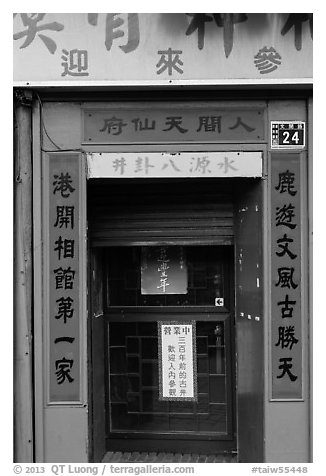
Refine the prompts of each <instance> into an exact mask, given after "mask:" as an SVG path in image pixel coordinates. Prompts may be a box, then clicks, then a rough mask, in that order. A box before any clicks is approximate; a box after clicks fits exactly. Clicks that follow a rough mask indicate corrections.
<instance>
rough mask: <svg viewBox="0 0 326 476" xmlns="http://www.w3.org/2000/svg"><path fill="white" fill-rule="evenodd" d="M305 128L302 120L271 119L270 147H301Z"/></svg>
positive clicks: (302, 146) (303, 142) (303, 145)
mask: <svg viewBox="0 0 326 476" xmlns="http://www.w3.org/2000/svg"><path fill="white" fill-rule="evenodd" d="M305 129H306V128H305V122H303V121H271V148H272V149H303V148H304V147H305Z"/></svg>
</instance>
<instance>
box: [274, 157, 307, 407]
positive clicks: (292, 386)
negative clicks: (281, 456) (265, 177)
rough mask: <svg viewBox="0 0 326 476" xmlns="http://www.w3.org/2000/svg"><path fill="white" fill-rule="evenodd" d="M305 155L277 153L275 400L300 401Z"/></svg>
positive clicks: (275, 181) (275, 169) (275, 172)
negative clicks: (302, 160)
mask: <svg viewBox="0 0 326 476" xmlns="http://www.w3.org/2000/svg"><path fill="white" fill-rule="evenodd" d="M300 182H301V177H300V154H295V153H293V154H281V153H279V154H277V153H274V154H272V160H271V216H272V224H271V240H272V241H271V253H272V256H271V263H272V266H271V272H272V280H271V283H272V289H271V296H272V303H271V305H272V332H271V339H272V342H271V349H272V351H271V352H272V360H271V363H272V395H271V397H272V400H301V399H302V397H303V394H302V364H303V362H302V319H301V308H302V305H301V295H302V289H301V286H302V283H301V235H302V230H301V190H300Z"/></svg>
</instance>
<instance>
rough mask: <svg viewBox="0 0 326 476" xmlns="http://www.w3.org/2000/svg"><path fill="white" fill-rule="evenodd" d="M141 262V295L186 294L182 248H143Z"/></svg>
mask: <svg viewBox="0 0 326 476" xmlns="http://www.w3.org/2000/svg"><path fill="white" fill-rule="evenodd" d="M141 260H142V262H141V294H187V292H188V273H187V263H186V260H185V256H184V250H183V247H182V246H154V247H152V246H151V247H143V248H142V255H141Z"/></svg>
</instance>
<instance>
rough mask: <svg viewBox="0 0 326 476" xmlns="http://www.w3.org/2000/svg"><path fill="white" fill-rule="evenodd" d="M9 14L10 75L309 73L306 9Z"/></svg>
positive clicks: (114, 77)
mask: <svg viewBox="0 0 326 476" xmlns="http://www.w3.org/2000/svg"><path fill="white" fill-rule="evenodd" d="M13 17H14V19H13V23H14V25H13V26H14V33H13V41H14V80H15V81H26V82H27V81H28V82H29V84H30V82H31V81H36V82H38V81H56V82H57V81H61V82H62V81H63V82H65V81H69V80H72V79H78V78H80V80H84V81H85V82H86V81H87V82H89V81H124V80H137V81H139V80H145V81H147V80H151V81H154V82H155V81H158V80H163V81H164V80H168V81H172V80H177V81H183V80H186V81H187V80H197V79H198V80H209V79H211V80H217V79H228V78H231V77H232V78H239V79H244V78H252V77H255V78H259V79H262V75H263V76H265V77H266V76H268V77H269V76H271V77H273V78H283V77H291V78H293V77H303V78H307V77H312V27H313V22H312V14H309V13H299V14H296V13H290V14H287V13H284V14H282V13H273V14H255V13H249V14H247V13H186V14H183V15H180V14H178V15H176V16H175V18H174V19H173V22H172V23H171V14H164V13H15V14H14V16H13ZM170 23H171V24H170ZM262 25H263V26H264V28H262ZM172 26H173V28H172ZM271 39H273V43H272V44H271V43H270V42H271ZM253 52H255V53H253ZM253 63H254V65H255V66H256V69H255V68H253V67H252V66H253ZM40 65H41V66H42V67H40ZM139 65H142V66H144V67H141V68H139V67H138V66H139Z"/></svg>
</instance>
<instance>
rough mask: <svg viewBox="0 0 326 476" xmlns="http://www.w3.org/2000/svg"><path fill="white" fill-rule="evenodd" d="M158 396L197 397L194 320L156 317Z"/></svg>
mask: <svg viewBox="0 0 326 476" xmlns="http://www.w3.org/2000/svg"><path fill="white" fill-rule="evenodd" d="M158 336H159V344H158V345H159V349H158V350H159V352H158V355H159V399H160V400H176V401H183V400H184V401H187V400H193V401H197V367H196V362H197V359H196V323H195V321H188V322H176V321H159V322H158Z"/></svg>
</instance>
